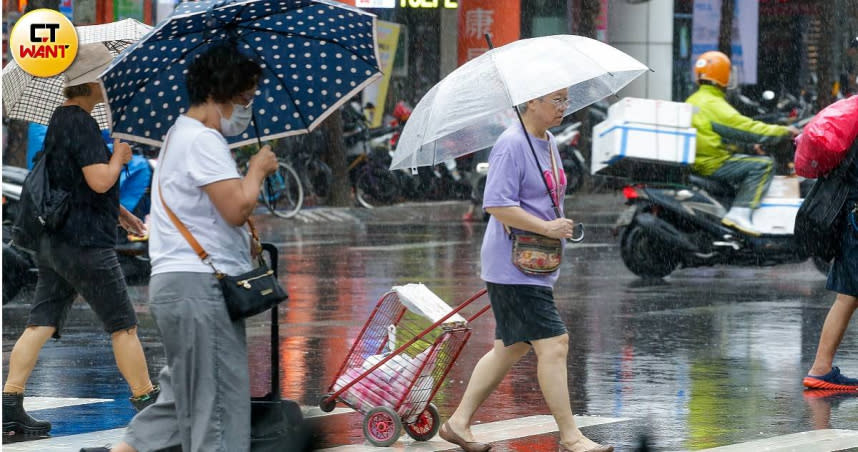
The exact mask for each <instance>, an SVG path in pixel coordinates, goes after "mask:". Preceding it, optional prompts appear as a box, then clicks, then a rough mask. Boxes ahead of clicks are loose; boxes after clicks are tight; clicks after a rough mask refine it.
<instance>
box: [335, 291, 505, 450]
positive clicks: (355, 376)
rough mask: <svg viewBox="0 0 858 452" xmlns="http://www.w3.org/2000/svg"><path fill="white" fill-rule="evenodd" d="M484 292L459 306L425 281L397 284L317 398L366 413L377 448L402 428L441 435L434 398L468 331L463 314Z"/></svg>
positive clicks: (417, 434) (367, 431)
mask: <svg viewBox="0 0 858 452" xmlns="http://www.w3.org/2000/svg"><path fill="white" fill-rule="evenodd" d="M485 293H486V290H485V289H483V290H480V291H479V292H477V293H476V294H474V295H473V296H471V297H470V298H468V299H467V300H465V301H464V302H463V303H462V304H460V305H459V306H457V307H456V308H451V307H450V306H449V305H448V304H447V303H445V302H444V301H443V300H441V299H440V298H439V297H438V296H437V295H435V294H434V293H432V291H430V290H429V289H428V288H427V287H426V286H424V285H423V284H407V285H404V286H395V287H393V288H392V289H391V290H390V291H389V292H387V293H385V294H384V295H382V296H381V298H380V299H379V300H378V303H377V304H376V306H375V309H374V310H373V311H372V314H370V316H369V319H368V320H367V322H366V324H365V325H364V326H363V329H362V330H361V332H360V334H358V336H357V338H356V339H355V341H354V344H353V345H352V348H351V350H349V353H348V355H346V359H345V361H344V362H343V365H342V366H340V370H339V371H338V372H337V374H336V376H335V378H334V382H333V384H331V386H330V388H329V389H328V394H327V395H326V396H324V397H323V398H322V400H321V401H320V402H319V407H320V408H321V409H322V411H326V412H329V411H332V410H333V409H334V407H335V406H336V403H337V402H341V403H343V404H345V405H347V406H349V407H351V408H352V409H354V410H355V411H358V412H360V413H361V414H363V415H364V418H363V433H364V436H365V437H366V439H367V440H369V442H370V443H372V444H373V445H376V446H382V447H386V446H390V445H392V444H393V443H395V442H396V440H397V439H399V436H400V435H401V434H402V430H403V428H404V429H405V432H406V433H408V436H410V437H412V438H414V439H415V440H417V441H427V440H429V439H431V438H432V437H434V436H435V434H436V433H438V429H439V428H440V427H441V425H440V417H439V415H438V408H436V407H435V405H433V404H432V403H430V402H431V400H432V398H433V397H434V396H435V393H436V392H438V390H439V389H440V388H441V385H442V384H443V383H444V380H445V378H446V376H447V374H448V373H449V372H450V369H451V368H452V366H453V363H455V362H456V359H457V358H458V357H459V354H460V353H461V351H462V349H463V348H464V346H465V343H467V342H468V339H469V338H470V337H471V326H470V323H471V322H472V321H473V320H474V319H476V318H477V317H479V316H481V315H482V314H483V313H485V312H486V311H488V310H489V309H490V308H491V306H490V305H489V304H488V303H486V306H484V307H482V308H480V309H479V310H478V311H477V312H476V313H474V314H473V315H471V316H470V317H468V318H465V317H463V316H462V315H460V314H459V312H460V311H462V310H463V309H465V308H467V307H468V306H469V305H471V304H472V303H473V302H474V301H475V300H477V299H479V298H480V297H482V296H483V295H484V294H485Z"/></svg>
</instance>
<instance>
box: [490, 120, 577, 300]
mask: <svg viewBox="0 0 858 452" xmlns="http://www.w3.org/2000/svg"><path fill="white" fill-rule="evenodd" d="M548 137H549V139H548V140H541V139H539V138H536V137H534V136H533V135H531V136H530V141H531V143H533V148H534V150H535V151H536V155H537V157H538V158H539V165H540V166H541V167H542V170H543V174H544V176H543V177H545V180H546V181H547V182H548V186H549V187H551V188H553V187H555V186H557V185H559V187H560V189H559V190H554V191H555V192H556V197H557V198H559V199H558V200H557V201H558V202H557V205H558V206H560V209H561V212H562V209H563V195H564V193H565V192H566V174H565V173H564V172H563V165H562V163H561V160H560V155H559V154H558V153H557V145H556V143H555V142H554V136H552V135H551V134H550V133H549V134H548ZM549 140H550V142H551V149H552V152H554V158H555V159H556V162H557V165H558V167H557V172H558V176H559V179H560V181H559V182H560V183H559V184H556V183H555V181H554V177H553V175H552V171H551V156H550V155H549V154H548V149H549ZM512 206H519V207H521V208H522V209H524V210H525V211H526V212H528V213H530V214H532V215H534V216H536V217H539V218H542V219H543V220H553V219H555V218H557V215H556V214H555V213H554V207H553V206H552V204H551V199H550V198H549V197H548V194H547V193H546V192H545V183H544V182H543V181H542V180H541V179H540V174H539V168H537V166H536V162H535V161H534V160H533V153H531V152H530V146H529V145H528V144H527V139H526V138H525V136H524V131H523V129H522V127H521V124H516V125H514V126H512V127H510V128H508V129H507V130H506V131H504V133H503V134H501V136H500V138H498V141H497V142H496V143H495V145H494V147H493V148H492V152H491V154H490V155H489V173H488V176H487V178H486V190H485V193H484V194H483V209H485V208H487V207H512ZM480 263H481V266H482V272H481V274H480V277H481V278H482V279H483V280H484V281H488V282H491V283H495V284H527V285H536V286H547V287H553V286H554V283H555V282H556V281H557V277H558V272H553V273H550V274H547V275H543V276H533V275H527V274H525V273H523V272H522V271H521V270H519V269H517V268H516V267H515V266H514V265H513V264H512V240H510V238H509V236H507V233H506V230H505V229H504V227H503V224H502V223H501V222H500V221H498V220H497V219H496V218H495V217H494V216H492V217H491V219H490V220H489V224H488V226H486V234H485V236H483V245H482V249H481V251H480Z"/></svg>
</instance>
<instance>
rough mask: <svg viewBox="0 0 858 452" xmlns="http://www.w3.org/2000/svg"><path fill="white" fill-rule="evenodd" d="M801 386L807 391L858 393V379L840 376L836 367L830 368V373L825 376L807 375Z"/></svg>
mask: <svg viewBox="0 0 858 452" xmlns="http://www.w3.org/2000/svg"><path fill="white" fill-rule="evenodd" d="M802 384H803V385H804V387H806V388H808V389H836V390H838V391H858V379H856V378H849V377H846V376H844V375H842V374H841V373H840V368H838V367H832V368H831V372H828V373H827V374H825V375H808V376H806V377H804V380H803V381H802Z"/></svg>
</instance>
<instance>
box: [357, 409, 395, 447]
mask: <svg viewBox="0 0 858 452" xmlns="http://www.w3.org/2000/svg"><path fill="white" fill-rule="evenodd" d="M400 435H402V421H401V420H400V419H399V415H398V414H396V411H393V410H392V409H391V408H388V407H386V406H377V407H375V408H373V409H371V410H369V412H368V413H366V416H364V417H363V436H364V437H366V439H368V440H369V442H370V443H372V445H373V446H377V447H387V446H391V445H393V443H395V442H396V440H398V439H399V436H400Z"/></svg>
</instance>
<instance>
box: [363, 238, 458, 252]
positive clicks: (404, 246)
mask: <svg viewBox="0 0 858 452" xmlns="http://www.w3.org/2000/svg"><path fill="white" fill-rule="evenodd" d="M465 243H471V242H469V241H467V240H465V241H461V240H460V241H450V242H438V241H429V242H420V243H400V244H396V245H377V246H353V247H351V249H353V250H356V251H398V250H409V249H419V248H438V247H441V246H450V245H462V244H465Z"/></svg>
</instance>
